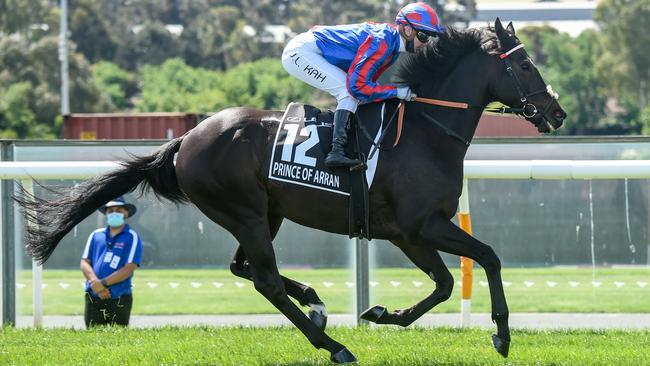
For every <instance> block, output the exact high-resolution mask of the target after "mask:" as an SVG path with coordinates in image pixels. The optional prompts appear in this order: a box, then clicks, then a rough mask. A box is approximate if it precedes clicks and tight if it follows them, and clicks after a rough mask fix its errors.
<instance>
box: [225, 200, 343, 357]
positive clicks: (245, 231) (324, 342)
mask: <svg viewBox="0 0 650 366" xmlns="http://www.w3.org/2000/svg"><path fill="white" fill-rule="evenodd" d="M239 213H240V214H241V213H242V211H241V210H240V211H239ZM238 216H239V220H237V224H238V225H235V226H232V227H228V228H227V229H228V230H229V231H230V232H231V233H232V234H233V235H234V236H235V238H237V241H239V244H240V245H241V246H242V248H243V250H244V252H245V253H246V257H247V258H248V261H249V263H250V269H251V275H252V277H253V283H254V284H255V289H256V290H257V291H258V292H259V293H261V294H262V295H263V296H264V297H265V298H266V299H267V300H269V301H270V302H271V303H272V304H273V305H274V306H275V307H276V308H277V309H278V310H280V311H281V312H282V314H284V315H285V316H286V317H287V318H288V319H289V321H291V322H292V323H293V324H294V325H295V326H296V327H297V328H298V329H300V331H301V332H302V333H303V334H304V335H305V336H306V337H307V339H308V340H309V342H311V344H312V345H313V346H314V347H316V348H325V349H327V350H328V351H330V353H331V357H330V359H331V360H332V361H333V362H335V363H346V362H354V361H356V358H355V357H354V355H353V354H352V353H351V352H350V351H349V350H348V349H347V348H346V347H345V346H343V345H342V344H340V343H338V342H336V341H334V340H333V339H332V338H330V337H329V336H328V335H327V334H325V332H323V330H322V329H320V328H318V327H317V326H316V324H314V323H313V322H312V321H311V320H310V319H309V318H308V317H307V316H306V315H305V314H304V313H303V312H302V311H301V310H300V308H298V306H296V304H294V303H293V302H292V301H291V300H290V299H289V296H287V292H286V289H285V287H284V283H283V281H282V277H280V273H279V272H278V267H277V265H276V262H275V253H274V251H273V246H272V244H271V233H270V231H269V225H268V222H267V220H266V218H263V219H260V218H256V217H255V213H253V212H249V213H246V214H242V215H238Z"/></svg>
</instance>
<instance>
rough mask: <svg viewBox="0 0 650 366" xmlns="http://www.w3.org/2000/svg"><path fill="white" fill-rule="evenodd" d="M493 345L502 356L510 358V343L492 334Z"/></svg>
mask: <svg viewBox="0 0 650 366" xmlns="http://www.w3.org/2000/svg"><path fill="white" fill-rule="evenodd" d="M492 344H493V345H494V348H496V350H497V352H499V354H500V355H501V356H503V357H508V351H510V341H508V340H505V339H503V338H501V337H499V336H498V335H496V334H492Z"/></svg>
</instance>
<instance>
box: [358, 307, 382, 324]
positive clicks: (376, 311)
mask: <svg viewBox="0 0 650 366" xmlns="http://www.w3.org/2000/svg"><path fill="white" fill-rule="evenodd" d="M387 313H388V310H386V307H384V306H381V305H375V306H373V307H371V308H370V309H368V310H366V311H364V312H363V313H361V319H363V320H367V321H369V322H373V323H379V320H380V319H381V318H382V317H384V316H386V314H387Z"/></svg>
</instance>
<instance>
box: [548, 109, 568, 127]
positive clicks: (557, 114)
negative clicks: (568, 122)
mask: <svg viewBox="0 0 650 366" xmlns="http://www.w3.org/2000/svg"><path fill="white" fill-rule="evenodd" d="M565 118H566V112H564V111H563V110H562V109H561V108H558V109H556V110H554V111H553V122H551V123H553V127H554V128H560V127H561V126H562V123H564V119H565Z"/></svg>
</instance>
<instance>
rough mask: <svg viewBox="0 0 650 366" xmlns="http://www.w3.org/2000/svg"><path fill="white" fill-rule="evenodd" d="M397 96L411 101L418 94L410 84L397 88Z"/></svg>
mask: <svg viewBox="0 0 650 366" xmlns="http://www.w3.org/2000/svg"><path fill="white" fill-rule="evenodd" d="M397 97H398V98H399V99H402V100H405V101H407V102H410V101H412V100H414V99H415V97H417V95H415V93H414V92H413V90H411V88H409V87H408V86H402V87H399V88H397Z"/></svg>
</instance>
